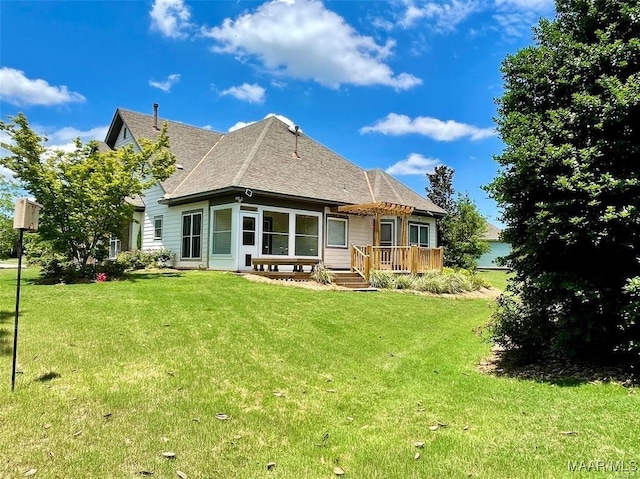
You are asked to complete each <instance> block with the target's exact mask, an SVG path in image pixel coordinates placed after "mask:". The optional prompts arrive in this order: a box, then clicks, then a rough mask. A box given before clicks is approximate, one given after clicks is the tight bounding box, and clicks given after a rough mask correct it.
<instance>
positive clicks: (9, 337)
mask: <svg viewBox="0 0 640 479" xmlns="http://www.w3.org/2000/svg"><path fill="white" fill-rule="evenodd" d="M14 317H15V312H14V311H0V356H8V355H10V354H11V352H12V351H13V321H12V319H13V318H14Z"/></svg>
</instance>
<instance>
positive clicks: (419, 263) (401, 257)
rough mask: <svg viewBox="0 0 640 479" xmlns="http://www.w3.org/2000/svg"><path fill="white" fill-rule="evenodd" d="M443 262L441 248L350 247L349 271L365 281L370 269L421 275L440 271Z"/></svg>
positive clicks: (367, 278)
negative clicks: (430, 271)
mask: <svg viewBox="0 0 640 479" xmlns="http://www.w3.org/2000/svg"><path fill="white" fill-rule="evenodd" d="M443 260H444V254H443V250H442V248H423V247H419V246H370V245H367V246H352V247H351V270H352V271H356V272H358V273H360V275H361V276H362V277H363V278H364V279H365V280H367V281H368V280H369V274H370V272H371V270H372V269H379V270H389V271H394V272H396V273H410V274H422V273H424V272H425V271H429V270H434V269H435V270H442V265H443ZM367 262H368V267H367Z"/></svg>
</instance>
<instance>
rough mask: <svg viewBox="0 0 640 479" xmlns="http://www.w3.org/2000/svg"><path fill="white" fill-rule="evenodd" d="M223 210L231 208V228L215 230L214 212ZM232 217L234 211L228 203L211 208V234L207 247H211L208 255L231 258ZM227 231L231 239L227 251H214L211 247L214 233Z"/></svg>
mask: <svg viewBox="0 0 640 479" xmlns="http://www.w3.org/2000/svg"><path fill="white" fill-rule="evenodd" d="M224 210H231V223H230V224H231V229H229V230H220V231H215V230H214V228H215V223H216V221H215V218H216V213H217V212H218V211H224ZM234 217H235V213H234V209H233V205H231V204H229V205H220V206H218V207H216V208H211V228H210V229H211V231H210V233H209V234H210V236H211V239H210V241H211V243H210V245H209V247H210V248H211V254H210V256H211V257H212V258H231V255H232V254H233V250H234V245H233V244H234V234H233V221H234ZM226 232H229V233H230V234H231V240H230V243H229V252H228V253H214V252H213V251H214V247H213V239H214V235H215V233H226Z"/></svg>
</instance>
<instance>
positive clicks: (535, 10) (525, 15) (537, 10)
mask: <svg viewBox="0 0 640 479" xmlns="http://www.w3.org/2000/svg"><path fill="white" fill-rule="evenodd" d="M495 6H496V13H495V14H494V15H493V18H494V20H495V21H496V22H497V23H498V26H499V27H500V28H501V29H502V33H504V35H506V36H508V37H522V36H526V35H530V34H531V28H532V27H533V25H534V24H535V23H536V21H537V20H538V19H539V18H540V16H542V15H544V14H549V13H551V12H553V9H554V7H555V2H554V1H553V0H496V2H495Z"/></svg>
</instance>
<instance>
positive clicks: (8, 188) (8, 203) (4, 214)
mask: <svg viewBox="0 0 640 479" xmlns="http://www.w3.org/2000/svg"><path fill="white" fill-rule="evenodd" d="M18 191H19V189H18V185H17V184H16V183H15V182H14V181H10V180H7V179H5V178H4V177H2V176H0V258H7V257H9V256H10V255H11V254H12V253H13V252H14V250H15V246H16V243H17V242H18V233H17V231H16V230H14V229H13V215H14V212H15V200H16V199H17V197H18Z"/></svg>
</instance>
